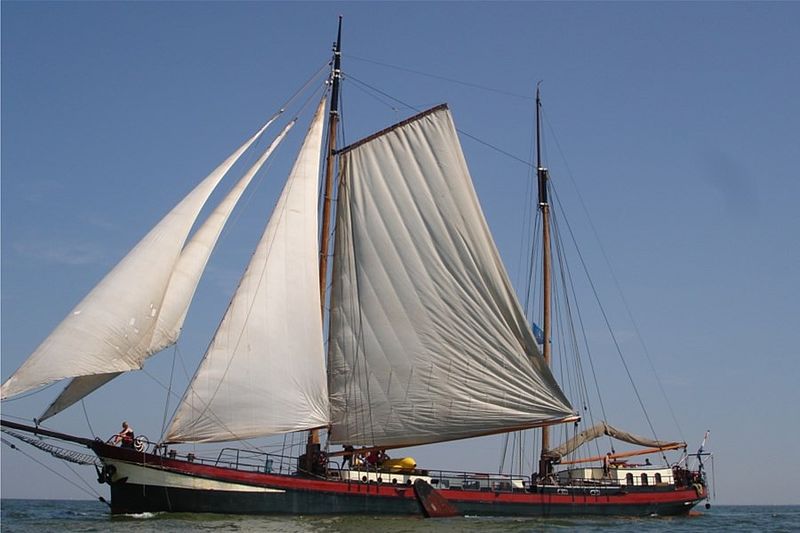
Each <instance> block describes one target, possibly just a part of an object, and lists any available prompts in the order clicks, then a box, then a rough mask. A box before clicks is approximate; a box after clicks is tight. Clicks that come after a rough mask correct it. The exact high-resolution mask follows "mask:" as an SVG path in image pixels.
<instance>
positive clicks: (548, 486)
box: [2, 20, 708, 517]
mask: <svg viewBox="0 0 800 533" xmlns="http://www.w3.org/2000/svg"><path fill="white" fill-rule="evenodd" d="M340 42H341V20H340V21H339V33H338V37H337V41H336V43H335V45H334V53H333V59H332V61H331V69H330V76H329V78H328V79H326V80H325V87H326V89H325V95H324V96H323V98H322V99H321V100H320V102H319V104H318V105H317V107H316V111H315V112H314V114H313V118H312V120H311V124H310V126H309V127H308V130H307V134H306V136H305V140H304V141H303V144H302V146H301V148H300V150H299V154H298V155H297V158H296V160H295V163H294V166H293V168H292V170H291V172H290V173H289V176H288V179H287V181H286V184H285V187H284V188H283V191H282V193H281V195H280V198H279V200H278V201H277V204H276V205H275V208H274V210H273V212H272V215H271V218H270V219H269V222H268V223H267V225H266V229H265V230H264V233H263V235H262V237H261V240H260V241H259V243H258V245H257V247H256V249H255V251H254V253H253V255H252V258H251V260H250V263H249V265H248V266H247V269H246V271H245V272H244V275H243V276H242V278H241V280H240V282H239V285H238V288H237V289H236V292H235V294H234V296H233V298H232V300H231V301H230V304H229V306H228V308H227V310H226V311H225V314H224V317H223V318H222V320H221V323H220V324H219V327H218V329H217V331H216V332H215V335H214V337H213V340H212V341H211V343H210V345H209V347H208V349H207V352H206V354H205V356H204V358H203V360H202V362H201V363H200V366H199V368H198V369H197V371H196V373H195V375H194V377H193V378H192V380H191V383H190V385H189V387H188V388H187V390H186V392H185V393H184V395H183V397H182V400H181V402H180V404H179V406H178V407H177V408H176V410H175V413H174V415H173V417H172V419H171V423H170V425H169V427H168V430H167V431H166V434H165V436H164V437H163V438H162V439H161V440H160V441H159V442H157V443H150V442H148V441H147V439H144V438H141V437H139V438H137V439H136V440H135V441H134V442H130V443H123V445H122V446H119V445H117V443H115V442H113V440H112V441H108V442H104V441H102V440H96V439H89V438H83V437H77V436H73V435H69V434H64V433H60V432H56V431H52V430H49V429H45V428H44V427H43V426H41V424H42V422H44V420H46V419H48V418H50V417H52V416H55V415H57V414H58V413H59V412H61V411H62V410H64V409H66V408H67V407H69V406H70V405H72V404H74V403H76V402H78V401H79V400H81V399H82V398H84V397H85V396H86V395H88V394H89V393H91V392H92V391H94V390H96V389H97V388H99V387H101V386H103V385H105V384H107V383H109V382H110V381H112V380H113V379H114V378H116V377H117V376H119V375H121V374H122V373H125V372H129V371H134V370H138V369H141V368H142V367H143V365H144V363H145V362H146V360H147V359H148V358H149V357H151V356H152V355H154V354H156V353H158V352H160V351H161V350H163V349H164V348H165V347H167V346H170V345H172V344H174V343H175V342H176V341H177V340H178V337H179V336H180V333H181V329H182V326H183V323H184V320H185V318H186V315H187V311H188V309H189V306H190V303H191V301H192V299H193V295H194V292H195V289H196V287H197V285H198V281H199V280H200V278H201V276H202V274H203V271H204V269H205V266H206V264H207V261H208V259H209V256H210V255H211V252H212V250H213V249H214V247H215V244H216V242H217V239H218V237H219V236H220V234H221V233H222V230H223V227H224V226H225V223H226V221H227V220H228V217H229V216H230V214H231V212H232V211H233V209H234V207H235V206H236V203H237V201H238V200H239V198H240V197H241V196H242V194H243V192H244V190H245V189H246V188H247V186H248V184H249V183H250V182H251V181H252V179H253V177H254V176H255V175H256V173H257V172H258V171H259V169H260V168H261V167H262V166H263V165H264V163H265V161H267V159H268V158H269V157H270V154H271V153H272V152H273V150H274V149H275V148H276V147H277V146H278V144H279V143H280V142H281V141H282V140H283V138H284V137H285V136H286V135H287V133H288V131H289V129H290V128H291V127H292V126H293V125H294V124H295V120H292V121H289V123H288V124H287V125H286V126H285V127H284V128H283V129H282V130H281V131H280V132H279V133H278V135H277V136H276V137H275V139H274V140H273V141H272V143H271V144H270V145H269V147H268V148H267V150H266V151H265V152H264V153H263V154H262V155H261V156H260V157H259V158H258V159H257V160H256V162H255V163H254V164H253V165H252V167H251V168H250V169H249V170H248V171H247V172H246V173H245V174H244V176H243V177H242V178H241V179H240V181H239V182H238V183H236V185H235V186H234V187H233V188H232V189H231V191H230V192H229V193H228V194H227V196H226V197H225V198H224V199H223V200H222V202H221V203H220V204H219V205H218V206H217V207H216V208H215V209H214V210H213V212H212V213H211V214H210V216H208V218H207V219H206V220H205V221H204V222H203V223H202V224H201V225H199V227H198V228H197V229H196V231H194V232H193V233H192V228H193V227H194V226H195V224H196V220H197V218H198V216H199V215H200V213H201V210H202V209H203V206H204V205H205V204H206V202H207V200H208V199H209V197H210V196H211V194H212V192H213V191H214V190H215V188H217V186H218V185H219V183H220V182H221V181H222V178H223V177H224V176H225V175H226V174H227V173H228V172H229V171H230V170H231V168H232V167H234V165H235V164H236V162H237V161H238V160H239V159H240V158H241V157H242V155H243V154H244V153H245V152H246V151H247V150H248V149H249V148H251V146H253V145H254V143H255V142H256V141H257V140H258V139H260V138H261V137H262V136H264V135H265V134H266V133H265V132H266V131H267V130H268V128H269V127H270V126H271V124H272V123H273V122H274V121H275V120H277V118H278V117H279V116H280V115H281V113H280V112H279V113H277V114H276V115H275V116H274V117H272V118H271V119H270V120H269V121H268V122H267V123H266V124H265V125H264V126H262V127H261V128H260V129H259V130H258V131H257V132H256V134H255V135H253V136H252V137H251V138H249V139H248V140H247V141H246V142H245V143H244V144H243V145H242V146H241V147H239V148H238V149H237V150H236V151H235V152H234V153H233V154H232V155H231V156H230V157H228V158H227V159H226V160H225V161H224V162H223V163H222V164H221V165H220V166H219V167H218V168H216V169H215V170H214V171H213V172H212V173H211V174H210V175H209V176H208V177H207V178H205V179H204V180H203V181H201V182H200V183H199V185H197V186H196V187H195V188H194V190H192V191H191V192H190V193H189V194H188V195H187V196H186V197H185V198H184V199H183V200H182V201H181V202H180V203H179V204H178V205H177V206H176V207H175V208H174V209H173V210H172V211H170V212H169V213H168V214H167V215H166V216H165V217H164V218H163V219H162V220H161V221H160V222H159V223H158V224H157V225H156V226H155V227H154V228H153V229H152V230H151V231H150V232H149V233H148V234H147V235H146V236H145V237H144V238H143V239H142V240H141V241H140V242H139V243H138V244H137V245H136V246H135V247H134V248H133V249H132V250H131V251H130V253H129V254H128V255H127V256H126V257H125V258H124V259H123V260H122V261H121V262H120V263H119V264H118V265H117V266H116V267H115V268H114V269H113V270H111V272H110V273H109V274H107V276H106V277H105V278H104V279H103V280H102V281H101V282H100V283H99V284H98V285H97V286H96V287H95V288H94V289H93V290H92V291H91V292H90V293H89V294H88V295H87V296H86V297H85V298H84V299H83V300H82V301H81V302H80V303H79V304H78V305H77V306H76V307H75V309H74V310H73V311H72V312H71V313H70V314H69V315H68V316H67V317H66V318H65V319H64V320H63V322H62V323H61V324H60V325H59V326H58V327H57V328H56V329H55V330H54V331H53V332H52V333H51V334H50V335H49V336H48V337H47V338H46V339H45V341H44V342H42V344H41V345H40V346H39V347H38V348H37V349H36V351H35V352H34V353H33V354H32V355H31V356H30V357H29V358H28V359H27V360H26V361H25V362H24V364H23V365H22V366H21V367H20V368H19V369H18V370H17V371H16V372H15V373H14V374H13V375H12V376H11V377H10V378H9V379H8V380H7V381H6V382H5V383H4V384H3V385H2V397H3V398H4V399H5V398H10V397H13V396H16V395H20V394H23V393H25V392H28V391H32V390H36V389H38V388H40V387H42V386H44V385H47V384H51V383H55V382H58V381H61V380H69V382H68V385H67V386H66V388H65V389H64V390H63V392H61V394H60V395H59V396H58V398H57V399H56V400H55V401H53V402H52V404H51V405H50V406H49V407H48V408H47V409H46V410H45V412H44V413H43V414H42V416H40V417H39V418H38V419H36V424H35V425H33V426H31V425H27V424H21V423H18V422H14V421H11V420H7V419H4V420H3V421H2V426H3V431H4V432H5V433H7V434H9V435H11V436H15V437H18V438H20V439H21V440H23V441H26V442H29V443H31V444H33V445H34V446H37V447H39V448H42V449H44V450H45V451H48V452H49V453H52V454H53V455H56V456H58V457H61V458H65V459H68V460H73V461H75V462H81V461H83V462H85V463H92V464H95V465H96V467H97V473H98V481H99V482H101V483H107V484H108V485H110V493H111V502H110V506H111V511H112V513H132V512H145V511H168V512H215V513H248V514H251V513H252V514H260V513H276V514H278V513H292V514H347V513H363V514H394V515H424V516H434V517H436V516H456V515H467V514H468V515H527V516H550V515H579V514H587V515H591V514H604V515H650V514H653V513H655V514H659V515H674V514H686V513H688V512H689V510H690V509H691V508H692V507H693V506H695V505H696V504H698V503H699V502H701V501H703V500H705V499H707V498H708V488H707V484H706V478H705V474H704V472H703V469H702V456H703V454H701V453H698V455H697V459H698V460H699V464H698V467H697V468H696V469H695V470H692V469H690V468H689V467H688V463H687V455H686V444H685V443H682V442H670V441H662V440H657V439H655V438H653V439H650V438H644V437H639V436H636V435H632V434H630V433H626V432H624V431H621V430H618V429H616V428H614V427H613V426H611V425H610V424H608V423H607V422H605V421H603V422H600V423H599V424H597V425H594V426H593V427H591V428H588V429H586V430H584V431H580V432H578V431H577V429H576V431H575V435H574V437H573V438H572V439H570V440H568V441H567V442H565V443H564V444H563V445H561V446H557V447H553V446H551V444H550V442H549V432H548V428H549V427H550V426H553V425H559V424H573V425H574V427H576V428H577V427H578V424H577V422H578V421H579V420H580V417H579V415H578V414H577V413H576V411H575V409H574V408H573V407H572V405H571V403H570V401H569V400H568V399H567V397H566V395H565V394H564V392H563V391H562V389H561V388H560V386H559V384H558V383H557V381H556V379H555V378H554V375H553V373H552V372H551V370H550V368H549V365H550V358H551V355H550V352H551V342H550V339H551V336H552V319H551V318H550V310H551V307H552V305H551V302H550V296H549V294H550V293H549V291H550V284H551V282H550V273H551V271H552V265H551V262H552V259H551V253H550V247H551V245H550V242H549V239H550V227H549V216H550V213H549V211H550V208H551V206H550V203H549V201H548V190H549V183H548V180H549V174H548V170H547V169H546V168H544V167H543V166H542V163H541V152H540V150H539V149H537V162H536V172H537V179H538V184H539V206H538V208H539V210H540V213H541V215H542V244H543V253H542V272H543V277H544V287H543V310H544V316H543V324H542V328H541V329H542V331H541V335H542V337H543V339H544V340H543V341H542V342H541V343H539V342H537V338H536V337H537V336H536V335H535V334H534V332H533V330H532V328H531V325H530V322H529V320H528V319H527V318H526V316H525V313H524V312H523V309H522V306H521V304H520V302H519V300H518V298H517V296H516V293H515V291H514V289H513V287H512V284H511V282H510V280H509V278H508V275H507V273H506V270H505V267H504V266H503V263H502V261H501V260H500V256H499V253H498V251H497V249H496V247H495V244H494V241H493V239H492V236H491V233H490V231H489V228H488V225H487V223H486V220H485V219H484V217H483V214H482V211H481V207H480V204H479V202H478V198H477V195H476V192H475V190H474V189H473V185H472V181H471V178H470V174H469V170H468V168H467V164H466V161H465V158H464V155H463V153H462V150H461V145H460V143H459V138H458V133H457V130H456V128H455V125H454V122H453V117H452V115H451V113H450V110H449V108H448V107H447V105H439V106H436V107H433V108H431V109H428V110H426V111H423V112H420V113H418V114H416V115H415V116H412V117H410V118H408V119H406V120H403V121H402V122H399V123H397V124H395V125H393V126H390V127H388V128H386V129H384V130H382V131H379V132H378V133H375V134H374V135H371V136H369V137H367V138H365V139H363V140H360V141H358V142H355V143H354V144H350V145H349V146H346V147H343V148H339V147H337V144H336V142H337V136H336V131H337V124H338V121H339V110H338V103H339V83H340V79H341V46H340ZM536 107H537V148H538V146H539V138H540V137H541V135H540V126H539V124H540V118H539V110H540V108H541V102H540V98H539V94H538V90H537V99H536ZM326 108H327V112H326ZM326 117H327V143H325V142H324V139H325V137H326V136H325V122H326ZM337 170H338V173H337V172H336V171H337ZM321 175H322V176H323V177H324V185H323V186H322V187H320V176H321ZM320 190H322V194H321V195H320V194H319V191H320ZM334 191H338V192H337V194H336V198H337V200H336V204H335V206H334V205H332V198H333V196H334ZM320 196H321V199H320ZM320 203H321V209H320ZM320 211H321V215H320ZM320 218H321V220H320ZM331 222H334V223H335V226H334V229H333V230H331V228H330V224H331ZM329 235H332V236H333V247H334V249H333V253H332V257H333V261H332V265H331V266H330V268H329V265H328V256H329V246H330V239H329V238H328V237H329ZM132 280H135V283H133V282H132ZM328 285H330V287H331V289H330V292H329V293H328V292H326V289H327V287H328ZM131 287H135V290H132V289H131ZM326 304H328V305H329V307H330V311H329V313H326V312H325V309H326ZM326 336H327V339H326ZM540 344H541V346H540ZM326 347H327V350H326ZM531 428H542V430H541V432H542V450H541V456H540V460H539V471H538V472H537V473H533V474H531V475H530V476H528V475H521V474H520V475H512V474H502V473H498V474H486V473H476V472H466V471H465V472H451V471H438V470H434V469H432V468H429V467H427V466H426V467H424V468H423V467H421V466H419V465H417V464H416V462H415V461H414V460H413V459H411V458H402V459H394V460H388V459H385V458H384V457H382V456H383V455H385V451H386V450H391V449H396V448H406V447H412V446H419V445H423V444H430V443H438V442H446V441H454V440H460V439H469V438H474V437H478V436H482V435H492V434H500V433H506V434H508V433H510V432H518V431H522V430H527V429H531ZM299 432H303V433H304V432H308V436H307V443H306V444H305V446H304V449H303V450H302V452H303V453H301V454H298V457H290V458H287V457H284V456H282V455H276V454H272V453H267V452H263V451H260V450H257V449H254V448H244V449H236V448H224V449H222V451H220V452H219V453H218V454H217V455H216V456H210V457H203V456H201V455H198V454H196V453H190V452H189V453H187V452H183V451H181V450H180V447H179V446H180V444H182V443H211V442H229V441H244V440H246V439H253V438H258V437H263V436H269V435H281V434H293V433H299ZM30 434H33V435H35V436H36V437H35V438H34V437H32V436H30ZM323 434H324V436H325V437H326V438H325V439H324V441H323V439H322V436H323ZM604 435H607V436H610V437H613V438H615V439H619V440H622V441H625V442H629V443H632V444H635V445H638V446H642V447H644V448H645V449H644V450H643V451H634V452H623V453H609V454H606V455H605V456H602V455H601V456H596V457H589V458H582V459H578V460H570V458H571V457H574V452H575V450H576V449H577V448H578V447H579V446H581V445H583V444H585V443H587V442H589V441H591V440H593V439H597V438H598V437H601V436H604ZM44 438H47V439H56V440H59V441H61V442H64V443H73V444H78V445H80V446H86V447H88V448H89V449H91V450H92V452H93V453H94V454H95V455H96V458H89V459H87V458H86V457H87V456H84V455H80V454H75V453H74V452H68V451H66V448H60V447H59V446H57V445H53V444H49V443H45V442H44V441H42V440H39V439H44ZM339 445H341V446H342V447H343V449H341V450H339V449H338V446H339ZM332 447H337V449H336V450H334V449H332ZM667 450H683V452H684V453H683V456H682V458H681V459H680V460H679V461H676V462H673V463H666V464H665V465H663V466H653V465H650V464H649V461H648V462H647V464H644V465H637V464H632V463H629V462H627V459H628V458H631V457H635V456H637V455H639V454H642V453H659V454H662V455H663V453H664V452H665V451H667ZM585 464H589V465H590V466H585ZM578 465H580V466H578Z"/></svg>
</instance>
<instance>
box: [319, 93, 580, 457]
mask: <svg viewBox="0 0 800 533" xmlns="http://www.w3.org/2000/svg"><path fill="white" fill-rule="evenodd" d="M342 154H343V156H342V157H343V161H342V169H343V170H342V188H341V190H340V202H339V207H338V211H337V233H336V253H335V260H334V272H333V283H334V287H333V296H332V310H331V326H330V327H331V342H330V346H329V373H330V378H329V388H330V393H331V418H332V429H331V440H332V442H335V443H342V444H344V443H348V444H359V445H368V446H398V445H413V444H424V443H429V442H440V441H446V440H454V439H459V438H468V437H472V436H477V435H482V434H489V433H496V432H501V431H506V430H507V431H511V430H514V429H518V428H521V427H534V426H538V425H543V424H548V423H555V422H556V421H560V420H564V419H566V418H568V417H570V416H572V409H571V407H570V405H569V402H568V401H567V400H566V398H565V397H564V395H563V393H562V392H561V390H560V388H559V387H558V385H557V384H556V382H555V380H554V379H553V377H552V375H551V374H550V371H549V370H548V369H547V368H546V367H545V366H544V365H543V364H542V361H541V355H540V353H539V351H538V348H537V347H536V343H535V341H534V340H533V337H532V335H531V333H530V330H529V328H528V326H527V323H526V321H525V319H524V315H523V313H522V310H521V307H520V305H519V303H518V301H517V299H516V295H515V294H514V292H513V288H512V287H511V284H510V282H509V280H508V277H507V275H506V273H505V269H504V267H503V266H502V263H501V261H500V258H499V254H498V253H497V250H496V248H495V246H494V242H493V240H492V238H491V235H490V233H489V230H488V226H487V224H486V221H485V220H484V218H483V214H482V212H481V209H480V206H479V204H478V201H477V196H476V195H475V192H474V189H473V188H472V182H471V179H470V177H469V171H468V170H467V167H466V162H465V161H464V158H463V154H462V153H461V147H460V145H459V143H458V138H457V134H456V132H455V127H454V125H453V123H452V118H451V116H450V113H449V111H448V110H447V108H446V107H445V106H439V107H436V108H433V109H431V110H429V111H426V112H424V113H421V114H420V115H417V116H415V117H412V118H411V119H409V120H407V121H404V122H402V123H400V124H398V125H395V126H393V127H391V128H388V129H386V130H384V131H383V132H381V133H379V134H376V135H374V136H372V137H369V138H368V139H366V140H365V141H360V142H358V143H356V144H354V145H352V146H351V147H348V148H347V149H345V150H343V151H342Z"/></svg>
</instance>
